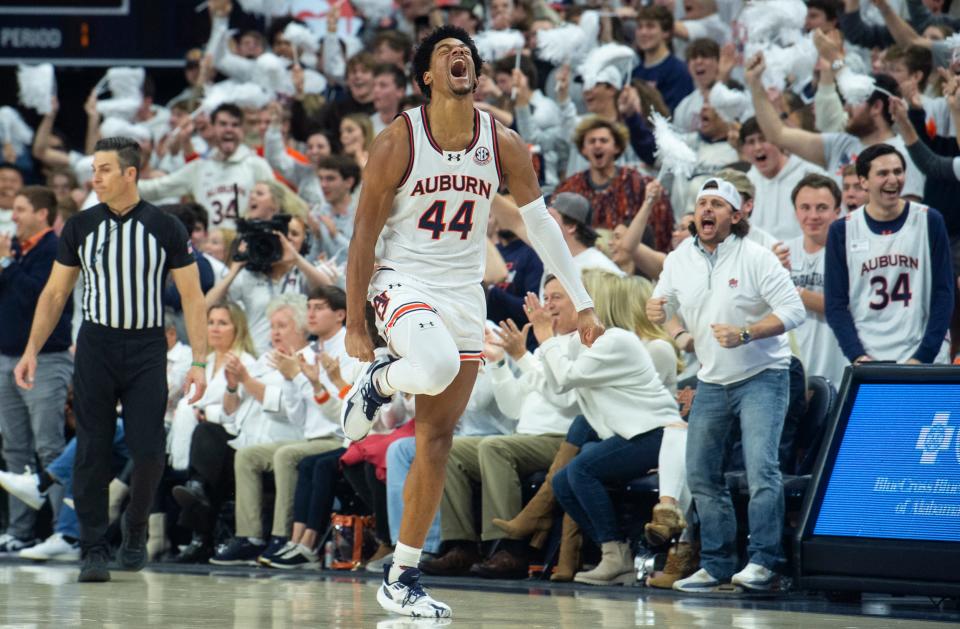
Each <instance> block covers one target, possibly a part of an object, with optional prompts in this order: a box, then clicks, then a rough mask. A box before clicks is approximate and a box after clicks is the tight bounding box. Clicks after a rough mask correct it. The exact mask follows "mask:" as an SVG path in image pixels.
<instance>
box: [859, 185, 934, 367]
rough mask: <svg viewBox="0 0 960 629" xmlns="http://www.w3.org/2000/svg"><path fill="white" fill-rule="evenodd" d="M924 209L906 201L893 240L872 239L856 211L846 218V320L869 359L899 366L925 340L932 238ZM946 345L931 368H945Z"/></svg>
mask: <svg viewBox="0 0 960 629" xmlns="http://www.w3.org/2000/svg"><path fill="white" fill-rule="evenodd" d="M927 209H928V208H927V206H925V205H921V204H920V203H915V202H913V201H910V202H909V204H908V206H907V209H906V211H907V212H909V214H908V215H907V219H906V221H905V222H904V224H903V227H901V228H900V229H899V230H898V231H897V232H896V233H894V234H875V233H873V232H872V231H871V230H870V227H869V226H868V225H867V219H866V217H865V215H864V212H865V210H864V209H863V207H860V208H858V209H856V210H854V211H853V212H851V213H850V214H849V215H848V216H847V217H846V221H847V225H846V240H847V241H846V243H845V248H846V254H847V273H848V276H849V282H850V288H849V293H848V294H849V296H850V305H849V308H850V314H851V315H852V316H853V322H854V325H855V326H856V328H857V335H858V336H859V337H860V342H861V343H863V346H864V349H866V351H867V353H868V354H869V355H870V356H872V357H873V358H875V359H877V360H894V361H897V362H902V361H905V360H907V359H908V358H910V357H912V356H913V354H914V353H915V352H916V350H917V348H918V347H919V346H920V342H921V341H922V340H923V334H924V332H925V331H926V326H927V320H928V319H929V317H930V297H931V289H930V282H931V277H932V271H931V269H930V237H929V235H928V233H927V231H928V230H927V226H928V224H929V223H928V218H927ZM949 356H950V354H949V343H948V342H947V341H944V345H943V347H942V348H941V351H940V353H939V354H937V358H936V359H935V360H934V362H935V363H948V362H950V361H949Z"/></svg>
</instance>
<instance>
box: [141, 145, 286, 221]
mask: <svg viewBox="0 0 960 629" xmlns="http://www.w3.org/2000/svg"><path fill="white" fill-rule="evenodd" d="M273 178H274V177H273V170H271V168H270V164H268V163H267V161H266V160H265V159H263V158H262V157H260V156H258V155H257V154H255V153H254V152H253V151H251V150H250V149H249V148H247V146H246V145H243V144H241V145H240V147H239V148H237V150H236V151H234V152H233V154H232V155H230V157H227V158H226V159H224V158H223V156H222V155H221V154H220V151H215V152H214V153H213V156H212V157H210V158H200V159H195V160H193V161H192V162H188V163H187V165H186V166H184V167H183V168H181V169H180V170H178V171H176V172H172V173H170V174H169V175H164V176H163V177H158V178H157V179H148V180H144V181H141V182H140V186H139V188H140V196H142V197H143V198H144V199H145V200H147V201H151V202H153V201H157V200H159V199H162V198H164V197H170V196H177V197H179V196H184V195H187V194H190V195H192V196H193V198H194V200H195V201H196V202H197V203H199V204H200V205H202V206H204V207H205V208H207V212H209V213H210V226H209V227H210V229H213V228H214V227H227V228H230V229H235V228H236V223H235V220H236V218H237V217H238V216H239V215H240V214H241V213H243V212H245V211H246V209H247V204H248V202H249V200H250V192H251V191H252V190H253V186H254V185H255V184H256V183H257V182H258V181H272V180H273Z"/></svg>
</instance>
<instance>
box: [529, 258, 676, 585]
mask: <svg viewBox="0 0 960 629" xmlns="http://www.w3.org/2000/svg"><path fill="white" fill-rule="evenodd" d="M584 284H585V285H586V287H587V290H588V292H590V294H591V296H592V297H593V300H594V304H595V306H596V310H597V315H598V316H599V317H600V320H601V321H602V322H603V324H604V325H605V326H606V328H607V331H606V332H605V333H604V334H603V336H601V337H600V338H598V339H597V340H596V342H594V344H593V345H592V346H591V347H585V346H582V345H568V346H567V349H566V350H564V348H563V346H562V345H561V344H560V343H558V342H557V341H556V339H555V337H552V338H548V339H547V340H546V341H545V342H544V343H543V345H542V346H541V354H542V360H543V362H544V367H545V376H546V379H547V381H548V383H549V384H550V385H551V386H552V387H553V388H554V389H555V390H556V391H558V392H563V391H569V390H572V391H574V392H575V393H576V395H577V399H578V402H579V404H580V408H581V411H582V412H583V419H582V420H581V419H579V418H578V420H575V422H574V425H573V426H571V429H570V433H574V432H578V430H577V425H578V423H579V424H580V428H579V432H580V433H581V438H580V439H578V441H580V442H581V443H582V444H583V448H582V450H581V452H580V454H579V455H577V456H576V457H575V458H574V459H573V461H571V462H570V464H569V465H567V466H566V467H565V468H563V469H562V470H560V471H558V472H557V473H556V475H555V476H554V477H553V491H554V494H555V496H556V499H557V501H558V502H559V503H560V506H561V507H562V508H563V509H564V511H565V512H566V513H567V514H568V515H569V516H570V517H572V518H573V519H574V520H575V521H576V523H577V524H578V525H579V526H580V527H581V528H582V529H583V531H584V532H585V533H586V534H587V535H588V536H589V537H590V538H591V539H592V540H593V541H594V542H596V543H597V544H599V545H600V546H601V549H602V551H603V556H602V560H601V562H600V564H599V565H598V566H597V567H596V568H595V569H594V570H591V571H588V572H580V573H577V575H576V576H575V577H574V580H575V581H578V582H581V583H590V584H598V585H599V584H616V583H628V582H632V581H633V580H634V575H633V557H632V554H631V552H630V547H629V545H628V544H627V543H626V541H625V536H624V534H623V532H622V531H621V530H620V527H619V526H618V524H617V519H616V511H615V509H614V506H613V504H612V502H611V500H610V497H609V496H608V495H607V492H606V489H605V484H608V483H611V482H612V483H617V482H627V481H630V480H632V479H634V478H637V477H639V476H642V475H644V474H646V473H647V472H648V471H650V470H651V469H654V468H657V467H660V468H661V472H663V469H664V467H665V466H666V467H667V468H673V469H669V470H667V473H668V476H670V477H675V476H677V472H676V469H675V468H676V466H677V465H682V461H683V457H682V456H679V457H669V458H668V459H667V460H661V459H660V450H661V442H662V441H663V438H664V429H665V428H666V427H668V426H670V425H672V424H674V425H680V424H681V419H680V413H679V410H678V408H677V403H676V399H675V396H674V395H673V394H672V393H671V392H670V391H669V390H668V388H667V387H666V386H665V385H664V382H663V381H662V380H661V376H660V375H659V374H658V372H657V368H656V366H655V363H654V360H653V358H651V351H650V349H648V345H647V343H644V341H641V340H640V338H639V337H638V336H637V333H636V330H637V328H638V322H642V321H644V320H646V317H645V315H643V311H644V308H643V302H642V300H636V299H634V297H635V293H636V292H637V290H638V287H637V285H636V284H635V283H634V281H633V280H631V279H629V278H619V277H617V276H615V275H613V274H609V273H603V272H599V271H589V272H587V273H584ZM533 301H534V300H533V299H531V300H529V305H530V307H531V313H530V320H531V321H532V322H533V324H534V326H535V327H536V326H537V324H538V320H539V319H540V317H538V316H537V313H536V312H535V311H536V308H537V304H535V303H533ZM664 343H666V341H664ZM658 345H659V343H655V344H654V347H653V349H654V352H655V353H659V347H658ZM677 366H678V365H677V362H676V354H675V353H674V357H673V364H672V371H673V372H674V373H675V371H676V369H677ZM584 424H587V425H584ZM671 432H674V430H673V429H671ZM676 432H680V431H679V430H677V431H676ZM570 433H568V440H569V438H570ZM681 477H682V474H681ZM673 493H675V494H676V493H680V491H679V489H677V490H675V491H674V492H673ZM673 497H674V498H677V497H678V496H677V495H674V496H673ZM658 506H659V505H658ZM674 509H676V507H674ZM677 511H679V510H677Z"/></svg>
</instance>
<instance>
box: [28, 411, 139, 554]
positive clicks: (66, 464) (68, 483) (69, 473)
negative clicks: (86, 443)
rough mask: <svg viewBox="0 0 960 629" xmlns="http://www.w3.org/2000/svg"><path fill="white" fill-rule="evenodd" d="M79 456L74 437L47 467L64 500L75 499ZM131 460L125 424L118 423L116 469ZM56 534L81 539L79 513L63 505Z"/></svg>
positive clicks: (58, 516) (114, 450) (114, 444)
mask: <svg viewBox="0 0 960 629" xmlns="http://www.w3.org/2000/svg"><path fill="white" fill-rule="evenodd" d="M76 456H77V438H76V437H74V438H73V439H71V440H70V441H68V442H67V446H66V447H65V448H64V449H63V452H61V453H60V456H58V457H57V458H55V459H54V460H53V461H51V462H50V465H48V466H47V469H46V472H47V474H49V475H50V476H52V477H53V478H55V479H56V481H57V482H58V483H59V484H60V486H61V487H62V488H63V497H64V498H73V460H74V459H75V458H76ZM129 458H130V453H129V452H128V451H127V443H126V442H125V441H124V440H123V422H121V421H118V422H117V432H116V433H115V434H114V437H113V460H114V467H115V468H119V467H121V466H123V464H124V462H125V461H126V460H127V459H129ZM53 531H54V532H55V533H60V534H61V535H65V536H66V537H72V538H74V539H80V522H79V520H77V512H76V511H74V510H73V509H72V508H70V507H68V506H67V505H63V507H62V508H61V509H60V513H59V514H58V515H57V521H56V524H55V526H54V527H53Z"/></svg>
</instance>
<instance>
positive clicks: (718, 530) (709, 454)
mask: <svg viewBox="0 0 960 629" xmlns="http://www.w3.org/2000/svg"><path fill="white" fill-rule="evenodd" d="M789 390H790V381H789V373H788V371H787V370H786V369H767V370H765V371H761V372H760V373H758V374H757V375H755V376H752V377H750V378H748V379H746V380H742V381H740V382H737V383H734V384H730V385H717V384H710V383H707V382H699V383H698V384H697V395H696V397H694V398H693V406H692V407H691V409H690V420H689V426H688V428H687V430H688V433H687V484H688V485H689V487H690V493H691V494H693V500H694V504H695V505H696V508H697V514H698V515H699V517H700V567H701V568H704V569H705V570H706V571H707V572H709V573H710V575H711V576H713V577H714V578H716V579H721V580H727V579H729V578H730V577H731V576H733V574H734V572H736V570H737V566H738V561H737V519H736V515H735V513H734V509H733V502H732V500H731V499H730V492H729V490H728V489H727V483H726V480H725V479H724V475H723V473H724V464H725V456H724V453H725V448H726V446H727V444H728V438H729V436H730V431H731V428H732V424H733V422H734V420H736V419H737V418H739V420H740V432H741V434H742V444H743V460H744V466H745V468H746V471H747V484H748V485H749V488H750V506H749V510H748V515H749V518H750V542H749V544H748V546H747V553H748V555H749V557H750V562H751V563H756V564H759V565H761V566H763V567H765V568H769V569H773V568H775V567H776V566H777V564H779V563H780V562H781V560H782V550H781V546H780V538H781V535H782V534H783V509H784V507H783V479H782V478H781V476H780V465H779V451H778V448H779V445H780V433H781V432H782V430H783V419H784V416H785V415H786V413H787V401H788V398H789Z"/></svg>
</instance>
